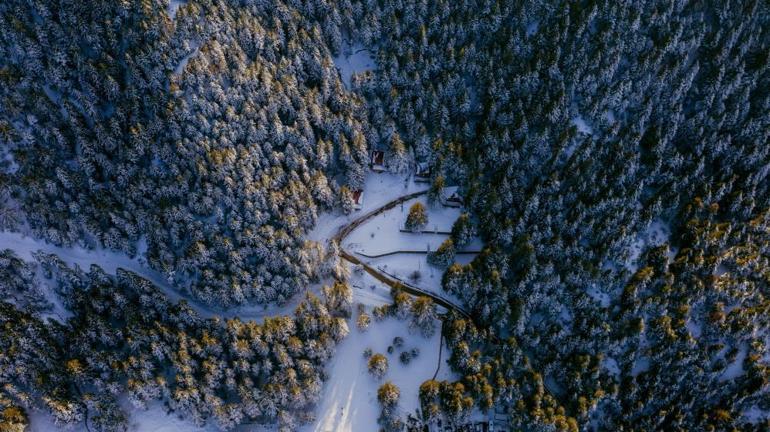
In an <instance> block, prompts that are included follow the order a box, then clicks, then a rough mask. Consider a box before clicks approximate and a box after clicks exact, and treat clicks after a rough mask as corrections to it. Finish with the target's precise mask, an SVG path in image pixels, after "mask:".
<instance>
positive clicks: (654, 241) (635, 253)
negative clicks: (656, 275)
mask: <svg viewBox="0 0 770 432" xmlns="http://www.w3.org/2000/svg"><path fill="white" fill-rule="evenodd" d="M670 236H671V228H670V226H669V224H668V223H666V222H664V221H662V220H660V219H656V220H654V221H652V223H650V226H649V227H647V229H646V230H644V231H642V232H640V233H639V235H637V237H636V240H634V241H633V242H632V243H631V245H630V246H629V248H628V258H627V259H626V262H625V263H624V264H623V265H624V267H625V268H626V269H627V270H628V271H629V272H631V273H635V272H636V271H637V270H638V269H639V258H641V256H642V253H643V252H644V251H646V250H647V249H649V248H651V247H655V246H660V245H662V244H664V243H668V240H669V237H670Z"/></svg>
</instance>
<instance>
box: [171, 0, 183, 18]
mask: <svg viewBox="0 0 770 432" xmlns="http://www.w3.org/2000/svg"><path fill="white" fill-rule="evenodd" d="M186 3H187V2H186V1H180V0H169V2H168V17H169V18H171V21H173V20H174V18H175V17H176V12H177V11H178V10H179V8H180V7H181V6H182V5H184V4H186Z"/></svg>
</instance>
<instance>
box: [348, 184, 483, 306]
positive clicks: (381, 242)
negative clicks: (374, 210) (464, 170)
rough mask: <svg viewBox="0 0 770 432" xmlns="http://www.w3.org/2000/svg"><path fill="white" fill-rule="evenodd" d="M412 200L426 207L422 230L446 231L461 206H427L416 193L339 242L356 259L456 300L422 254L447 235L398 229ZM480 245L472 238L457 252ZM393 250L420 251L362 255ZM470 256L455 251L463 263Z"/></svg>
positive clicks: (401, 227)
mask: <svg viewBox="0 0 770 432" xmlns="http://www.w3.org/2000/svg"><path fill="white" fill-rule="evenodd" d="M416 202H421V203H423V204H424V205H425V206H426V208H427V209H428V225H427V226H426V227H425V230H429V231H435V232H439V233H441V232H448V231H450V230H451V229H452V225H453V224H454V221H455V220H457V218H458V217H459V216H460V214H461V213H462V210H461V209H459V208H455V207H444V206H442V205H441V204H436V205H428V201H427V197H425V196H420V197H418V198H415V199H413V200H410V201H408V202H405V203H403V205H402V206H396V207H394V208H392V209H390V210H388V211H386V212H383V213H381V214H379V215H377V216H375V217H373V218H372V219H370V220H368V221H366V223H364V224H362V225H361V226H359V227H358V228H356V229H355V230H354V231H353V232H351V233H350V235H349V236H348V237H347V238H346V239H345V241H344V243H343V244H342V248H343V249H345V250H347V251H349V252H351V253H355V254H357V256H358V258H359V259H361V260H362V261H364V262H365V263H366V264H368V265H370V266H372V267H375V268H377V269H379V270H380V271H383V272H384V273H387V274H389V275H391V276H392V277H395V278H397V279H401V280H403V281H405V282H408V283H410V284H412V285H415V286H418V287H420V288H423V289H426V290H428V291H431V292H434V293H436V294H439V295H441V296H445V297H448V298H450V299H452V300H453V301H457V299H456V298H454V297H453V296H451V295H449V294H448V293H445V292H444V291H443V289H442V288H441V276H442V275H443V273H444V270H443V269H440V268H436V267H434V266H432V265H430V264H428V260H427V253H422V252H428V251H435V250H436V249H437V248H438V247H439V245H441V243H442V242H443V241H444V240H446V239H447V238H448V237H449V236H448V235H446V234H436V233H433V232H430V233H411V232H401V231H400V230H401V229H403V225H404V221H405V220H406V216H407V214H408V212H409V207H410V206H411V205H413V204H414V203H416ZM482 247H483V244H482V242H481V240H480V239H478V238H474V239H473V240H472V241H471V243H470V244H469V245H467V246H465V247H464V248H462V249H461V251H479V250H481V248H482ZM396 251H415V252H421V253H396V254H393V255H388V256H383V257H376V258H370V257H367V256H365V255H369V256H374V255H380V254H386V253H390V252H396ZM361 254H364V255H361ZM474 256H475V254H457V255H456V256H455V262H458V263H460V264H467V263H469V262H470V261H472V260H473V258H474ZM417 275H419V278H414V276H417Z"/></svg>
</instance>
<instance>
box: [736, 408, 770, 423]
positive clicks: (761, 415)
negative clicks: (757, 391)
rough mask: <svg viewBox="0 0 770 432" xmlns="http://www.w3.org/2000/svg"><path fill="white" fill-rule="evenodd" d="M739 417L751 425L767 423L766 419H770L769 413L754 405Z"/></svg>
mask: <svg viewBox="0 0 770 432" xmlns="http://www.w3.org/2000/svg"><path fill="white" fill-rule="evenodd" d="M741 417H743V418H744V419H746V421H747V422H749V423H751V424H759V423H761V422H765V421H767V419H768V418H770V413H768V412H767V411H765V410H762V409H760V408H759V407H757V406H756V405H754V406H752V407H751V408H749V409H747V410H746V411H744V412H743V414H742V415H741Z"/></svg>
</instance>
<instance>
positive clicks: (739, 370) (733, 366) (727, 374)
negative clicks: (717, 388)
mask: <svg viewBox="0 0 770 432" xmlns="http://www.w3.org/2000/svg"><path fill="white" fill-rule="evenodd" d="M746 351H747V348H746V347H745V346H743V347H741V348H740V349H739V350H738V354H737V355H736V356H735V360H733V362H732V363H730V364H729V365H727V367H726V368H725V371H724V372H722V375H721V376H720V377H719V381H728V380H731V379H735V378H737V377H739V376H741V375H743V374H744V373H745V371H744V370H743V360H744V359H745V358H746Z"/></svg>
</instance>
